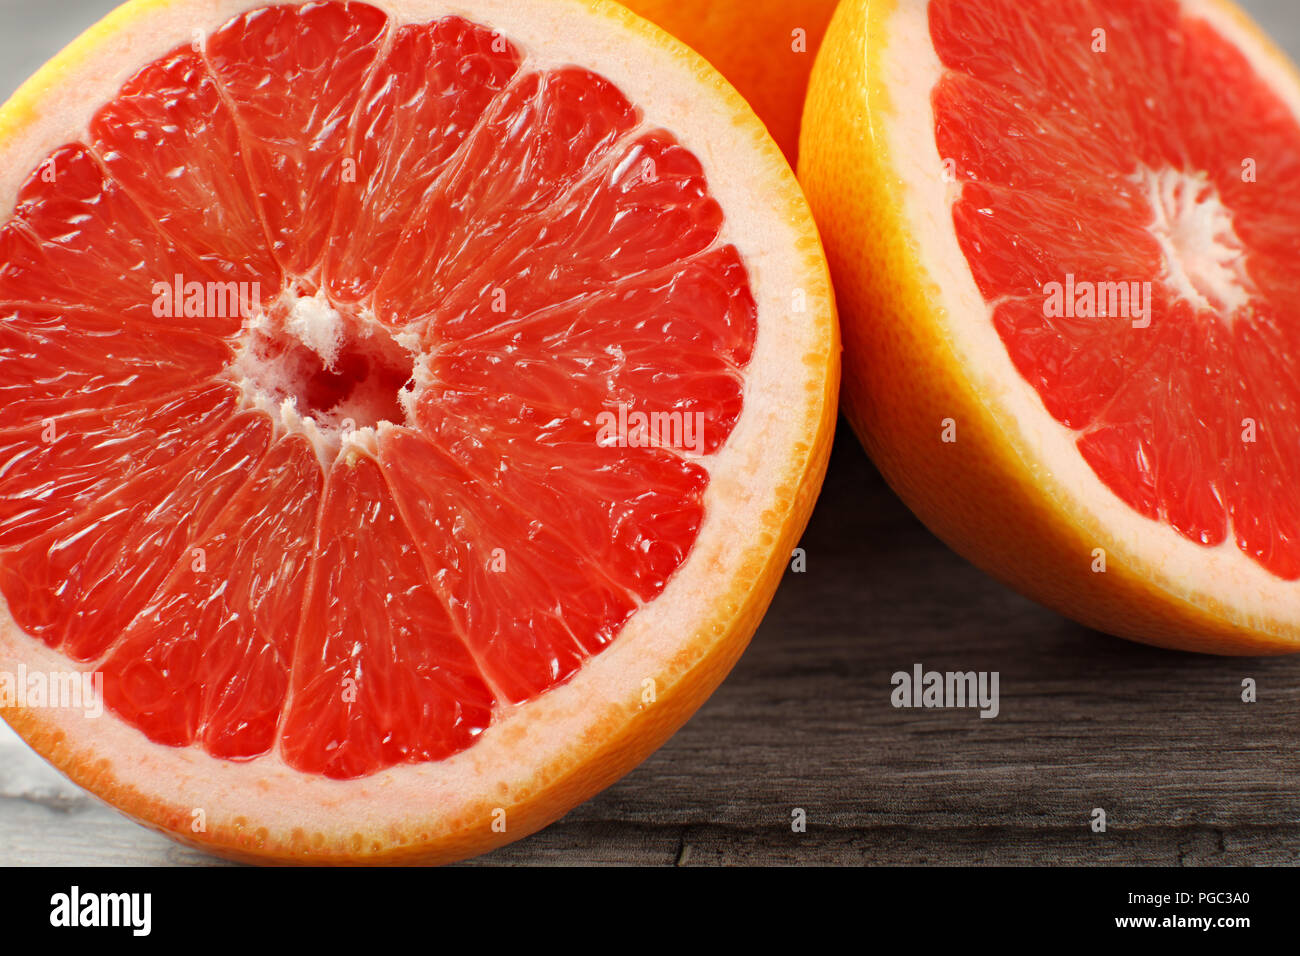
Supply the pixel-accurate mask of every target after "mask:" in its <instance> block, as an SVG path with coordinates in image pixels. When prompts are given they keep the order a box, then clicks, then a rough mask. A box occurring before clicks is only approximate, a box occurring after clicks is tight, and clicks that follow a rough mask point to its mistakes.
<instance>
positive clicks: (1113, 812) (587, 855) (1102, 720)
mask: <svg viewBox="0 0 1300 956" xmlns="http://www.w3.org/2000/svg"><path fill="white" fill-rule="evenodd" d="M113 5H114V0H60V2H58V3H48V2H31V0H0V83H2V84H3V87H4V89H5V90H6V91H7V90H11V89H13V88H15V87H16V86H17V85H18V83H20V82H21V81H22V79H23V78H24V77H26V76H27V75H28V74H29V73H30V72H31V71H32V70H33V69H35V67H36V66H38V65H39V64H40V63H41V62H43V61H44V60H45V59H46V58H47V57H48V56H49V55H50V54H51V53H53V52H54V51H55V50H57V49H58V48H59V47H60V46H61V45H63V44H64V43H66V42H67V41H68V40H69V39H71V38H72V37H73V36H75V35H76V33H78V32H79V31H80V30H81V29H82V28H83V27H84V26H85V25H87V24H89V23H90V22H92V21H93V20H94V19H95V18H96V17H97V16H99V15H102V13H104V12H106V11H107V10H108V9H110V8H111V7H112V6H113ZM1243 5H1244V6H1246V7H1247V8H1248V9H1250V10H1251V11H1252V12H1253V13H1254V14H1255V15H1256V16H1258V17H1259V18H1260V21H1261V23H1262V24H1263V25H1264V26H1265V28H1266V29H1268V30H1269V32H1271V33H1272V34H1273V35H1274V36H1276V37H1277V38H1278V39H1279V40H1280V41H1281V42H1282V43H1283V45H1285V46H1287V47H1288V48H1289V49H1290V50H1291V52H1292V54H1293V55H1296V54H1300V13H1298V12H1297V8H1296V6H1295V0H1254V2H1250V3H1245V4H1243ZM841 439H842V440H841V442H840V444H839V445H838V446H837V449H836V453H835V460H834V461H833V462H832V468H831V477H830V480H829V482H828V485H827V489H826V493H825V495H824V496H823V498H822V501H821V503H820V505H819V507H818V510H817V513H816V515H815V516H814V519H813V524H812V526H811V527H810V529H809V532H808V534H807V536H806V539H805V541H804V547H805V548H806V549H807V555H808V568H807V571H806V572H805V573H803V574H794V573H790V574H787V576H786V580H785V582H784V583H783V585H782V587H781V590H780V592H779V593H778V594H777V597H776V600H775V602H774V603H773V606H772V609H771V612H770V613H769V614H768V616H767V618H766V620H765V621H764V622H763V625H762V627H761V628H760V629H759V631H758V634H757V635H756V636H755V639H754V643H753V645H752V647H751V648H750V650H749V652H748V653H747V654H746V655H745V657H744V658H743V659H742V660H741V662H740V664H739V665H738V666H737V668H736V670H735V671H734V672H733V674H732V675H731V677H730V678H729V679H728V680H727V682H726V683H725V684H724V685H723V687H722V688H721V689H720V690H719V691H718V693H717V694H715V695H714V697H713V698H712V699H711V700H710V701H709V702H708V704H706V705H705V707H704V708H703V709H702V710H701V711H700V712H699V713H698V714H697V715H696V717H695V718H694V719H693V720H692V721H691V722H690V723H689V724H688V725H687V726H686V727H685V728H683V729H682V731H681V732H680V733H678V734H677V735H676V736H675V737H674V738H673V739H672V740H671V741H670V742H669V743H668V744H667V745H666V746H665V747H664V748H663V749H662V750H660V751H659V752H658V753H656V754H655V755H653V756H652V757H651V758H650V759H649V760H648V761H647V762H646V763H645V764H643V765H642V766H641V767H640V768H639V769H637V770H636V771H634V772H633V773H632V774H630V775H629V776H628V777H626V778H624V779H623V780H622V781H621V782H619V783H618V784H616V785H615V786H613V787H611V788H610V789H609V790H607V791H605V792H604V793H603V794H601V795H600V796H599V797H597V798H596V799H594V800H592V801H590V802H589V803H587V804H585V805H584V806H582V807H579V808H578V809H576V810H574V811H573V812H572V813H571V814H569V816H568V817H566V818H565V819H564V820H562V821H560V822H559V823H557V824H555V825H554V826H552V827H551V828H549V829H548V830H545V831H543V832H542V833H539V834H537V835H535V836H533V837H531V838H530V839H527V840H524V841H522V842H520V843H517V844H514V845H512V846H510V847H506V848H505V849H503V850H500V851H498V852H497V853H495V854H492V855H491V856H488V857H484V858H482V859H481V860H479V861H475V862H477V863H502V864H510V863H646V864H665V865H670V864H687V865H692V864H716V863H1058V862H1141V863H1162V864H1178V863H1185V864H1205V863H1294V862H1300V795H1298V791H1300V755H1297V748H1296V746H1295V739H1296V734H1297V729H1298V728H1300V658H1297V659H1286V660H1276V659H1275V660H1268V661H1241V660H1222V659H1213V658H1200V657H1193V656H1189V655H1182V654H1174V653H1169V652H1164V651H1158V650H1154V649H1149V648H1144V647H1141V646H1138V645H1134V644H1128V643H1125V642H1123V641H1119V640H1115V639H1113V638H1109V637H1105V636H1103V635H1099V634H1096V633H1093V632H1090V631H1087V630H1085V629H1084V628H1081V627H1078V626H1076V625H1074V624H1071V623H1069V622H1067V621H1064V620H1062V619H1061V618H1059V617H1057V616H1056V615H1055V614H1053V613H1052V612H1050V611H1047V610H1044V609H1042V608H1039V607H1037V606H1035V605H1034V604H1032V603H1031V602H1029V601H1027V600H1025V599H1023V598H1021V597H1019V596H1017V595H1015V594H1014V593H1012V592H1010V591H1008V590H1007V589H1005V588H1003V587H1002V586H1001V585H999V584H997V583H996V582H994V581H991V580H990V579H989V578H987V577H986V576H984V575H983V574H982V573H980V572H979V571H977V570H975V569H974V568H973V567H971V566H970V565H968V564H966V563H965V562H964V561H962V560H961V559H960V558H958V557H957V556H956V555H954V554H952V553H951V552H950V551H948V550H947V549H946V548H945V547H944V546H943V545H942V544H940V543H939V542H938V541H936V540H935V539H934V538H933V537H931V536H930V535H929V534H928V533H927V532H926V531H925V530H924V529H923V528H922V527H921V526H920V525H919V524H917V522H916V521H915V520H914V519H913V518H912V517H911V516H910V515H909V514H908V513H907V511H906V510H905V509H904V508H903V507H902V505H901V504H899V503H898V501H897V500H896V499H895V498H894V497H893V496H892V495H891V494H890V493H889V491H888V489H886V488H885V487H884V485H883V484H882V482H881V481H880V479H879V478H878V477H877V476H876V475H875V473H874V471H872V469H871V467H870V465H869V463H868V462H867V461H866V458H865V456H864V455H863V454H862V452H861V451H860V449H859V448H858V446H857V445H856V443H855V442H854V441H853V439H852V437H851V436H844V435H842V436H841ZM915 662H921V663H923V664H924V665H925V666H926V667H927V668H934V669H937V670H996V671H999V672H1000V674H1001V696H1002V700H1001V709H1002V712H1001V715H1000V716H999V717H998V718H996V719H994V720H981V719H979V718H978V717H977V716H976V715H975V713H974V712H973V711H951V710H895V709H894V708H893V707H891V706H890V700H889V698H890V691H891V689H892V688H891V686H890V682H889V678H890V675H891V674H892V673H893V672H894V671H897V670H907V669H910V667H911V666H912V664H913V663H915ZM1244 677H1253V678H1255V679H1256V680H1257V681H1258V684H1259V702H1258V703H1255V704H1249V705H1248V704H1244V703H1242V702H1241V700H1240V685H1241V681H1242V679H1243V678H1244ZM796 807H799V808H803V809H804V810H806V811H807V814H808V831H807V832H806V833H803V834H796V833H792V832H791V829H790V813H791V810H792V809H793V808H796ZM1094 807H1101V808H1103V809H1105V810H1106V813H1107V815H1108V832H1106V833H1104V834H1095V833H1092V832H1091V830H1090V829H1089V826H1088V823H1089V818H1090V814H1091V811H1092V810H1093V808H1094ZM218 862H220V861H215V860H212V859H210V858H207V857H205V856H203V855H202V854H200V853H197V852H195V851H192V850H187V849H183V848H181V847H178V846H176V845H174V844H172V843H171V842H170V841H168V840H166V839H165V838H163V837H161V836H157V835H155V834H153V833H150V832H148V831H146V830H144V829H142V828H141V827H139V826H137V825H135V824H134V823H131V822H130V821H128V820H126V819H125V818H123V817H120V816H119V815H118V814H116V813H115V812H114V811H112V810H110V809H108V808H106V807H104V806H102V805H100V804H98V803H97V802H96V801H94V800H93V799H92V798H90V797H87V796H86V795H85V794H83V793H82V792H81V791H80V790H78V789H77V788H76V787H74V786H72V785H71V784H69V783H68V782H67V781H65V780H63V778H62V777H60V776H59V775H58V774H57V773H56V772H55V771H53V770H52V769H50V768H49V767H48V766H46V765H45V764H44V763H43V762H42V761H41V760H40V759H39V758H37V757H35V756H34V755H33V754H32V753H31V752H30V751H28V750H27V749H26V747H25V746H24V745H23V744H22V743H21V742H20V741H18V740H17V738H16V737H14V735H13V734H12V733H11V732H10V731H9V730H8V728H7V727H4V726H3V725H0V865H5V864H34V863H35V864H39V863H44V864H63V863H77V864H146V863H155V864H185V863H218Z"/></svg>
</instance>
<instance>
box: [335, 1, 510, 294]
mask: <svg viewBox="0 0 1300 956" xmlns="http://www.w3.org/2000/svg"><path fill="white" fill-rule="evenodd" d="M519 61H520V55H519V52H518V50H516V49H515V48H514V46H513V45H511V44H510V43H509V42H508V41H506V40H505V38H504V37H502V36H501V35H500V34H495V33H492V32H489V31H488V30H485V29H483V28H482V27H479V26H477V25H475V24H472V23H469V22H467V21H465V20H462V19H460V18H459V17H445V18H443V19H441V20H436V21H434V22H433V23H430V24H409V25H407V26H404V27H401V28H400V29H398V30H397V31H396V33H395V34H394V36H393V37H392V39H391V41H390V45H389V49H388V51H387V53H386V54H384V58H383V62H382V63H381V64H380V65H379V66H378V67H377V68H376V69H375V70H374V73H373V75H372V78H371V81H370V86H369V87H368V88H367V90H366V91H365V94H364V96H363V98H362V102H361V104H360V107H359V110H358V113H357V117H356V119H355V120H354V121H353V123H352V145H351V146H350V149H349V152H350V153H354V154H355V161H354V165H353V167H351V169H350V171H349V175H344V176H343V177H342V181H341V182H340V183H339V186H338V205H337V206H336V207H335V210H334V223H333V225H332V228H331V230H330V240H329V242H330V246H329V255H328V261H327V263H326V266H325V276H326V281H327V283H328V285H329V292H330V295H331V297H333V298H334V299H336V300H339V301H356V300H357V299H359V298H361V297H362V296H363V295H366V294H367V293H369V292H372V291H373V290H374V286H375V283H376V282H377V281H378V279H379V276H380V275H381V274H382V273H383V271H384V269H385V267H386V266H387V265H388V263H389V261H390V260H391V257H392V254H393V250H394V249H396V247H397V243H398V241H399V240H400V239H401V237H402V233H403V231H404V230H405V228H406V226H407V225H408V224H409V223H410V221H411V217H412V216H413V215H414V214H415V212H416V210H417V209H418V207H419V206H420V203H421V200H422V198H423V197H424V194H425V193H426V192H427V191H428V189H429V187H430V186H431V185H432V184H433V183H434V181H435V180H436V179H437V178H438V175H439V174H440V173H441V172H443V170H445V169H447V168H448V164H449V162H450V161H451V160H452V158H453V156H454V155H455V153H456V151H457V150H458V149H460V148H461V147H462V145H463V143H464V142H465V138H466V137H467V136H468V135H469V134H470V131H471V130H473V129H474V128H475V126H476V125H477V124H478V122H479V119H480V117H481V116H482V115H483V113H484V111H485V110H487V109H488V107H489V106H491V105H492V104H493V103H494V102H495V101H496V100H497V99H498V97H499V96H500V94H501V91H502V89H503V88H504V87H505V85H506V84H507V83H508V82H510V80H511V78H512V77H514V75H515V73H516V71H517V70H518V69H519Z"/></svg>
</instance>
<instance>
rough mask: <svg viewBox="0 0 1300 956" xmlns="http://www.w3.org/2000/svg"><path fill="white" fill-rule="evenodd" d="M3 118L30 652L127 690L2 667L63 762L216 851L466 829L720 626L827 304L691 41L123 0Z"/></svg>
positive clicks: (719, 670)
mask: <svg viewBox="0 0 1300 956" xmlns="http://www.w3.org/2000/svg"><path fill="white" fill-rule="evenodd" d="M0 150H3V157H4V160H5V162H4V163H3V164H2V165H0V170H3V171H2V172H0V197H3V199H2V200H0V201H3V202H4V203H6V204H7V206H6V208H7V209H8V210H9V216H10V218H9V220H8V223H7V224H6V225H5V227H4V229H3V231H2V232H0V249H2V252H0V303H4V305H3V311H4V322H3V325H2V326H0V393H2V400H0V416H3V417H2V418H0V594H2V595H3V601H2V602H0V673H9V674H14V673H18V672H19V670H20V669H21V670H22V671H23V672H25V673H28V674H44V675H49V676H50V677H51V681H50V684H49V686H51V687H53V686H54V680H53V679H54V678H57V677H58V676H59V675H66V674H69V673H71V674H74V675H79V674H94V675H98V676H99V679H101V680H102V688H103V691H102V697H103V702H104V703H105V704H106V705H107V706H106V711H105V713H104V716H103V717H101V718H98V719H94V718H92V717H90V716H88V715H87V713H86V712H85V711H84V710H82V709H78V708H77V707H75V706H68V705H67V703H66V702H61V701H56V700H54V699H53V698H51V699H49V700H47V701H37V700H35V699H31V698H27V697H26V696H24V695H23V694H20V695H19V697H20V698H21V699H10V700H9V701H7V704H8V706H6V707H4V708H3V709H0V713H3V715H4V717H5V719H6V720H8V721H9V722H10V723H11V724H12V725H13V726H14V727H15V728H16V729H17V730H18V732H19V733H20V734H22V735H23V736H24V737H25V738H26V739H27V741H28V742H29V743H30V744H31V745H32V746H33V747H34V748H35V749H36V750H37V751H38V752H40V753H41V754H43V755H44V756H45V757H46V758H47V759H49V760H50V761H52V762H53V763H54V764H55V765H57V766H58V767H59V768H60V769H62V770H63V771H64V772H66V773H67V774H68V775H69V776H70V777H71V778H72V779H73V780H75V781H76V782H78V783H80V784H81V785H83V786H85V787H87V788H88V789H90V790H91V791H93V792H95V793H96V794H98V795H100V796H101V797H103V798H104V799H106V800H108V801H109V802H111V803H113V804H114V805H116V806H117V807H119V808H120V809H122V810H124V811H125V812H127V813H129V814H131V815H133V816H134V817H136V818H138V819H139V820H141V821H143V822H144V823H146V824H148V825H151V826H153V827H156V828H158V829H160V830H162V831H164V832H166V833H168V834H170V835H172V836H174V837H177V838H179V839H182V840H185V841H188V842H191V843H194V844H197V845H199V846H201V847H203V848H205V849H208V850H211V851H214V852H219V853H224V854H227V855H233V856H237V857H242V858H248V859H260V860H310V861H330V862H380V861H382V862H397V861H425V862H441V861H446V860H451V859H457V858H460V857H463V856H466V855H470V854H473V853H476V852H481V851H483V850H485V849H488V848H490V847H492V846H494V845H497V844H500V843H503V842H506V841H508V840H512V839H517V838H518V837H521V836H524V835H526V834H528V833H530V832H532V831H534V830H536V829H538V828H540V827H541V826H544V825H545V824H546V823H548V822H550V821H551V820H554V819H556V818H557V817H558V816H560V815H561V814H563V813H564V812H566V811H567V810H568V809H569V808H570V807H572V806H573V805H574V804H575V803H577V802H579V801H580V800H582V799H585V798H586V797H587V796H589V795H591V794H592V793H594V792H596V791H597V790H599V789H600V788H602V787H604V786H606V785H608V784H609V783H610V782H612V781H613V780H614V779H616V778H617V777H618V776H620V775H621V774H622V773H624V772H626V770H628V769H629V768H630V767H631V766H633V765H635V764H636V763H637V762H639V761H640V760H641V759H642V758H644V757H645V756H646V755H647V754H648V753H649V752H650V751H651V750H652V749H654V748H655V747H656V746H658V745H659V744H660V743H662V742H663V740H665V739H666V738H667V737H668V735H670V734H671V733H672V732H673V731H674V730H675V729H676V728H677V727H678V726H680V724H681V723H682V722H684V721H685V720H686V718H687V717H688V716H689V715H690V714H691V713H692V712H693V711H694V710H695V708H696V707H698V706H699V704H700V703H701V702H702V701H703V700H704V698H705V697H707V695H708V694H709V693H710V692H711V691H712V689H713V688H714V687H715V686H716V685H717V684H718V682H719V681H720V680H721V679H722V677H723V676H724V675H725V673H726V671H727V670H728V669H729V668H730V666H731V665H732V663H734V661H735V659H736V658H737V656H738V655H739V653H740V651H741V650H742V648H743V646H744V645H745V643H746V642H747V641H748V639H749V637H750V635H751V634H752V632H753V630H754V627H755V626H756V624H757V622H758V619H759V617H760V616H761V614H762V612H763V610H764V609H765V608H766V605H767V603H768V601H769V600H770V598H771V595H772V592H773V590H774V588H775V586H776V583H777V581H778V579H779V577H780V574H781V572H782V570H783V567H784V565H785V562H786V560H788V557H789V554H790V551H791V549H792V547H793V545H794V543H795V542H796V540H797V536H798V535H799V534H800V533H801V531H802V528H803V526H804V523H805V522H806V520H807V517H808V514H809V512H810V510H811V507H812V503H813V499H814V497H815V494H816V491H817V488H818V487H819V484H820V480H821V476H822V474H823V472H824V469H825V464H826V458H827V455H828V451H829V442H830V437H831V432H832V428H833V422H834V415H835V392H836V387H837V384H838V345H837V340H836V330H835V321H834V313H833V305H832V300H831V294H830V289H829V284H828V278H827V274H826V268H825V263H824V259H823V258H822V253H821V247H820V243H819V241H818V238H817V235H816V232H815V229H814V227H813V226H812V224H811V217H810V215H809V213H808V210H807V208H806V206H805V204H804V200H803V197H802V194H801V192H800V191H799V188H798V186H797V184H796V183H795V181H794V178H793V176H792V174H791V173H790V172H789V169H788V167H786V165H785V163H784V162H783V160H782V158H781V155H780V153H779V151H778V149H777V147H776V146H775V144H774V143H773V142H772V141H771V139H770V138H769V137H768V136H767V134H766V133H765V132H764V130H763V128H762V126H761V124H760V123H759V121H758V120H757V118H756V117H755V116H754V115H753V113H752V112H751V111H750V110H749V109H748V107H747V106H746V105H745V104H744V102H743V101H742V100H741V99H740V98H739V96H738V95H737V94H736V93H735V92H734V91H733V90H732V89H731V88H730V87H729V86H728V85H727V84H726V83H725V81H723V80H722V79H721V78H720V77H719V76H718V75H717V74H716V73H715V72H714V71H713V70H712V69H711V68H709V67H708V66H707V65H706V64H705V63H703V61H701V60H700V59H699V58H698V57H697V56H696V55H694V54H693V53H691V52H690V51H689V50H688V49H686V48H685V47H683V46H682V45H680V44H679V43H677V42H676V41H674V40H672V39H671V38H669V37H668V36H667V35H666V34H664V33H662V32H661V31H659V30H658V29H656V28H654V27H652V26H651V25H649V24H648V23H646V22H645V21H642V20H640V19H639V18H637V17H635V16H633V15H631V14H629V13H628V12H627V11H625V10H624V9H623V8H621V7H619V6H617V5H616V4H613V3H605V2H599V0H593V2H579V0H532V2H528V0H523V2H521V0H508V2H507V0H474V2H472V3H470V4H468V5H465V4H457V5H454V9H453V5H449V4H445V3H442V2H439V0H387V2H375V3H344V2H334V0H330V2H315V3H283V4H274V3H272V4H267V3H265V2H248V0H215V2H214V0H201V2H200V0H170V2H169V0H136V2H132V3H128V4H126V5H125V6H123V7H121V8H119V9H118V10H117V11H116V12H115V13H113V14H111V15H110V16H109V17H108V18H106V19H105V20H104V21H102V22H101V23H100V24H98V25H97V26H95V27H94V28H92V29H91V30H90V31H89V32H87V33H86V34H85V35H84V36H82V37H81V38H80V39H78V40H77V41H76V42H75V43H73V44H72V45H71V46H70V47H69V48H68V49H67V50H65V51H64V52H63V53H62V54H60V55H59V56H58V57H57V58H56V59H55V60H53V61H52V62H51V63H50V64H48V65H47V66H46V67H45V68H43V69H42V70H41V71H40V72H39V73H38V74H37V75H36V76H35V77H33V78H32V79H31V80H30V81H29V82H28V83H27V84H26V85H25V86H24V87H23V88H22V89H21V90H19V92H18V93H17V94H16V95H15V96H14V97H13V99H11V100H10V101H9V103H7V104H6V105H5V106H4V107H3V110H0ZM11 697H12V695H11ZM56 704H58V705H59V706H55V705H56Z"/></svg>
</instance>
